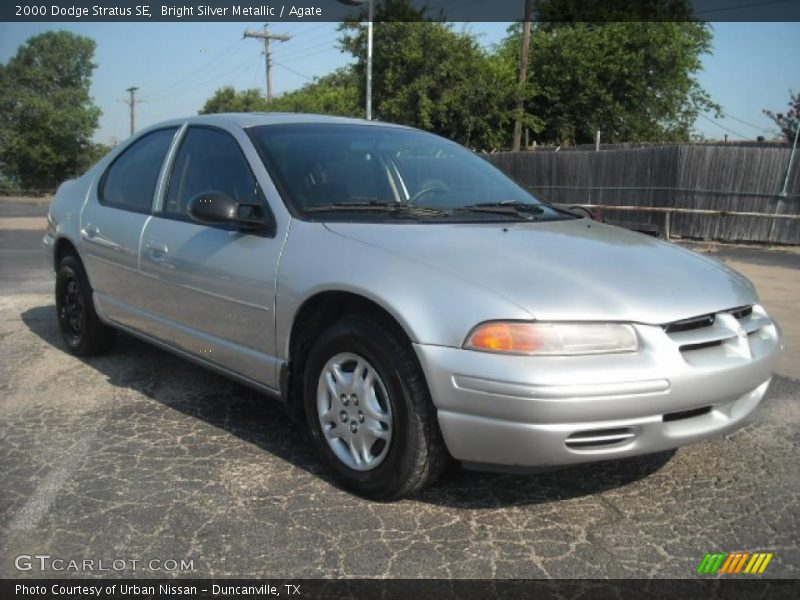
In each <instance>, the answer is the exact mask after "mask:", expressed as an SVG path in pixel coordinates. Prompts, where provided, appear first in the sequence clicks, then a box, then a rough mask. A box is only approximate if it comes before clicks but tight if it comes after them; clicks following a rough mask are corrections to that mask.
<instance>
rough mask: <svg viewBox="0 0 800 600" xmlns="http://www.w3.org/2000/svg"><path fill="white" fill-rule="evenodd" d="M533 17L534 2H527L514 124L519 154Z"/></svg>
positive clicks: (513, 149) (515, 148)
mask: <svg viewBox="0 0 800 600" xmlns="http://www.w3.org/2000/svg"><path fill="white" fill-rule="evenodd" d="M532 15H533V0H525V24H524V26H523V29H522V56H521V58H520V66H519V90H518V92H517V93H518V94H519V96H518V97H517V111H516V112H517V118H516V122H515V123H514V144H513V146H512V148H511V149H512V151H514V152H519V146H520V143H521V141H522V116H523V115H524V114H525V96H524V94H523V93H522V90H523V89H524V87H525V84H526V83H527V82H528V53H529V50H530V44H531V17H532Z"/></svg>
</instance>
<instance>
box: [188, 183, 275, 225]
mask: <svg viewBox="0 0 800 600" xmlns="http://www.w3.org/2000/svg"><path fill="white" fill-rule="evenodd" d="M188 209H189V216H190V217H191V218H192V220H193V221H197V222H198V223H202V224H204V225H221V224H225V223H228V224H231V225H238V226H239V227H241V228H243V229H260V228H262V227H264V226H265V225H266V224H267V223H268V220H267V215H266V211H265V210H264V207H263V206H261V205H259V204H240V203H239V202H237V201H236V200H234V199H233V198H231V197H230V196H228V195H227V194H223V193H222V192H213V191H211V192H203V193H202V194H197V196H195V197H194V198H192V199H191V200H189V206H188Z"/></svg>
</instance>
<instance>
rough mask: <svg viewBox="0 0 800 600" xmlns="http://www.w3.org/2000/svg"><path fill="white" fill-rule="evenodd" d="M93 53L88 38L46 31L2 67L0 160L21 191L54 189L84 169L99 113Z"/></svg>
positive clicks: (91, 147) (34, 38)
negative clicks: (94, 96)
mask: <svg viewBox="0 0 800 600" xmlns="http://www.w3.org/2000/svg"><path fill="white" fill-rule="evenodd" d="M94 50H95V42H94V40H92V39H91V38H87V37H84V36H80V35H75V34H73V33H69V32H67V31H48V32H46V33H42V34H40V35H36V36H34V37H32V38H30V39H28V41H27V42H25V44H23V45H22V46H21V47H20V48H19V50H18V51H17V53H16V54H15V55H14V56H13V57H12V58H11V59H9V61H8V63H7V64H5V65H0V161H1V162H2V164H3V170H4V172H5V173H6V174H7V175H9V176H11V177H13V178H14V179H15V180H17V181H18V182H19V184H20V185H22V186H23V187H25V188H39V189H44V188H52V187H53V186H55V185H57V184H58V183H59V182H60V181H63V180H64V179H67V178H69V177H73V176H75V175H77V174H78V173H79V172H80V171H81V170H82V169H83V168H85V167H86V166H87V156H88V155H90V154H91V152H92V151H93V145H92V142H91V137H92V135H93V133H94V131H95V130H96V129H97V124H98V119H99V118H100V114H101V113H100V109H99V108H98V107H97V106H95V105H94V103H93V100H92V97H91V96H90V94H89V86H90V84H91V77H92V72H93V71H94V68H95V64H94V63H93V62H92V58H93V56H94Z"/></svg>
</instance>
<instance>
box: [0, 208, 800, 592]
mask: <svg viewBox="0 0 800 600" xmlns="http://www.w3.org/2000/svg"><path fill="white" fill-rule="evenodd" d="M6 206H7V205H6ZM6 206H4V205H3V204H1V203H0V577H40V576H59V577H63V576H86V575H97V574H105V575H119V576H122V575H125V576H127V575H134V576H143V577H163V576H197V577H231V576H261V577H348V578H349V577H472V578H475V577H626V578H627V577H695V576H696V575H695V570H696V568H697V565H698V564H699V562H700V560H701V559H702V558H703V556H704V555H705V554H706V552H712V551H717V552H719V551H727V552H733V551H740V550H744V551H750V552H754V551H768V552H773V553H774V554H775V556H774V558H773V559H772V561H771V563H770V564H769V567H768V569H767V571H766V573H765V575H764V576H769V577H782V578H784V577H795V578H796V577H798V576H800V512H799V511H798V506H800V461H798V455H799V453H798V450H800V381H799V380H798V379H800V375H798V372H797V368H798V365H793V364H791V363H787V364H785V365H782V367H781V369H780V372H781V373H782V374H781V375H779V376H777V377H776V378H775V379H774V380H773V383H772V386H771V387H770V390H769V392H768V395H767V397H766V399H765V400H764V401H763V403H762V405H761V406H760V407H759V408H758V409H757V411H756V412H755V413H754V414H753V415H752V416H751V417H750V419H749V421H748V423H747V424H746V425H745V426H744V427H743V428H742V429H740V430H739V431H737V432H735V433H732V434H730V435H727V436H724V437H721V438H716V439H713V440H710V441H707V442H704V443H700V444H696V445H693V446H689V447H686V448H683V449H681V450H679V451H678V452H677V453H675V454H674V455H673V454H672V453H666V454H660V455H655V456H650V457H643V458H638V459H631V460H626V461H612V462H605V463H596V464H591V465H585V466H578V467H574V468H570V469H567V470H562V471H554V472H549V473H543V474H538V475H529V476H518V475H497V474H481V473H472V472H468V471H463V470H461V469H458V468H454V469H451V470H450V471H449V472H448V473H446V474H445V476H444V478H443V479H442V481H440V482H439V483H438V484H437V485H435V486H434V487H432V488H430V489H429V490H426V491H424V492H422V493H420V494H417V495H416V496H414V497H412V498H409V499H406V500H402V501H399V502H395V503H389V504H387V503H375V502H369V501H365V500H362V499H359V498H356V497H354V496H352V495H350V494H348V493H347V492H345V491H343V490H341V489H339V488H338V487H337V486H336V485H335V484H334V483H333V482H332V481H331V480H330V479H329V478H328V477H327V476H326V475H325V474H324V472H323V471H322V469H321V468H320V466H319V464H318V462H317V461H316V459H315V458H314V455H313V452H312V450H311V446H310V444H309V440H308V438H307V436H306V434H305V431H304V430H303V429H302V428H301V427H299V426H297V425H294V424H292V423H291V422H290V421H289V420H288V419H287V417H286V416H285V415H284V413H283V411H282V409H281V408H280V407H279V406H278V405H277V404H276V403H275V402H274V401H271V400H269V399H268V398H265V397H263V396H261V395H259V394H257V393H255V392H253V391H251V390H249V389H246V388H243V387H241V386H239V385H237V384H235V383H232V382H230V381H228V380H226V379H224V378H222V377H219V376H217V375H215V374H213V373H210V372H208V371H206V370H204V369H202V368H200V367H197V366H195V365H193V364H191V363H188V362H186V361H184V360H181V359H179V358H177V357H175V356H173V355H171V354H169V353H166V352H164V351H161V350H159V349H156V348H154V347H151V346H149V345H147V344H145V343H143V342H140V341H138V340H136V339H133V338H131V337H129V336H125V335H120V336H119V338H118V340H117V343H116V346H115V348H114V351H113V352H112V353H111V354H108V355H106V356H102V357H97V358H92V359H89V360H79V359H77V358H75V357H72V356H71V355H69V354H68V353H67V352H66V351H65V349H64V345H63V343H62V341H61V338H60V336H59V334H58V328H57V325H56V319H55V310H54V306H53V299H52V286H53V281H52V276H51V274H50V273H49V271H48V269H47V266H46V264H45V263H44V259H43V257H42V255H41V252H40V250H39V242H40V239H41V229H37V228H36V227H35V226H31V225H30V223H31V221H29V220H28V219H31V218H36V217H37V216H38V215H37V214H36V213H35V211H31V209H24V211H29V212H32V213H33V214H29V213H26V212H24V211H23V214H9V213H10V211H11V210H23V209H8V208H6ZM41 210H42V209H39V211H40V212H41ZM12 219H13V220H12ZM26 223H27V225H25V224H26ZM15 224H18V227H17V226H15ZM712 251H714V252H717V253H718V254H720V258H722V259H723V260H726V261H732V264H733V263H735V265H737V266H742V265H743V267H742V270H743V271H744V270H748V269H749V270H750V272H748V276H750V277H751V278H753V279H754V281H756V283H757V285H759V287H760V288H761V285H760V284H759V280H758V277H760V275H759V274H760V273H766V274H767V275H766V276H764V286H763V287H764V290H768V291H769V292H768V293H764V290H762V300H763V301H764V303H765V305H767V306H768V308H769V306H770V303H771V302H773V299H774V302H775V303H776V306H781V307H783V306H784V304H785V305H786V306H787V307H789V306H792V305H795V302H794V300H792V299H796V298H797V297H798V291H800V278H798V277H797V275H798V272H800V271H798V269H800V264H798V260H797V254H796V253H791V252H789V253H787V252H782V251H769V250H761V249H737V248H724V249H723V250H722V251H720V250H719V249H718V248H717V249H716V250H712ZM730 253H732V254H731V255H730V256H729V254H730ZM751 253H755V254H753V255H752V256H751ZM787 295H788V296H787ZM787 298H788V300H787ZM787 310H788V309H787ZM784 329H785V331H786V333H787V346H791V347H792V348H796V347H797V342H800V328H798V327H796V325H795V324H794V322H792V323H791V325H790V327H789V328H784ZM35 555H48V556H50V557H51V559H48V560H49V561H50V562H48V564H49V568H46V569H45V570H44V571H42V570H40V569H39V568H38V566H37V565H38V564H39V563H36V562H35V561H34V563H33V567H32V568H31V569H29V570H21V569H20V566H21V567H23V568H24V567H25V565H26V564H28V563H26V560H25V559H24V558H23V559H21V562H20V559H18V557H20V556H23V557H25V556H35ZM53 558H61V559H65V560H66V561H68V560H76V561H83V560H86V559H89V560H94V561H98V560H104V561H106V562H105V564H106V566H108V565H110V564H111V561H113V560H114V559H117V560H124V561H126V562H125V563H124V565H123V567H124V568H121V569H120V570H115V569H112V570H111V571H110V572H106V573H98V572H94V573H93V572H80V571H77V572H76V571H69V570H56V569H55V568H53V565H52V559H53ZM154 559H155V560H158V561H160V562H159V563H157V564H156V563H150V561H151V560H154ZM170 560H174V561H176V563H177V566H176V568H174V569H173V568H167V567H172V566H173V564H172V563H171V562H168V561H170ZM131 561H136V562H135V563H133V562H131ZM181 561H184V563H185V566H186V568H182V567H181V566H180V563H181ZM165 563H166V565H165ZM189 563H190V564H191V566H190V567H189V566H188V565H189ZM59 564H61V563H59ZM64 564H68V563H64ZM93 564H95V565H97V563H96V562H95V563H93ZM120 565H122V563H117V566H120ZM154 565H156V567H154ZM158 565H160V568H157V566H158ZM62 566H63V565H62Z"/></svg>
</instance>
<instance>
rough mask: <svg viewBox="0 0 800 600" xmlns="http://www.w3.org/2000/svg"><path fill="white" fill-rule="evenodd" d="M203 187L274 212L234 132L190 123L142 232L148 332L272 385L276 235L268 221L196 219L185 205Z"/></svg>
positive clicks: (274, 379) (278, 243)
mask: <svg viewBox="0 0 800 600" xmlns="http://www.w3.org/2000/svg"><path fill="white" fill-rule="evenodd" d="M207 192H222V193H224V194H227V195H228V196H230V197H231V198H233V199H234V200H236V201H238V202H241V203H246V204H256V203H261V204H262V205H264V206H265V209H266V210H267V212H268V214H271V213H269V208H268V207H267V203H266V200H265V199H264V196H263V194H262V192H261V189H260V187H259V186H258V183H257V181H256V178H255V176H254V175H253V172H252V170H251V168H250V165H249V163H248V162H247V159H246V158H245V156H244V154H243V152H242V150H241V148H240V146H239V143H238V142H237V141H236V140H235V139H234V138H233V136H231V135H230V134H229V133H227V132H225V131H223V130H220V129H215V128H211V127H204V126H193V127H189V128H188V129H187V131H186V133H185V134H184V136H183V139H182V140H181V142H180V145H179V147H178V150H177V154H176V155H175V161H174V165H173V167H172V171H171V173H170V177H169V183H168V186H167V190H166V194H165V197H164V202H163V207H162V208H161V210H160V211H159V212H157V213H156V214H154V215H153V217H152V218H151V219H150V220H149V221H148V222H147V224H146V226H145V229H144V233H143V235H142V242H141V263H140V265H141V274H142V280H143V284H144V285H143V289H144V290H145V291H146V296H147V298H146V302H147V303H148V304H147V309H148V312H150V313H152V314H153V315H154V317H155V318H154V319H152V320H151V323H150V325H149V326H150V328H151V331H150V333H151V334H152V335H155V336H156V337H159V338H161V339H163V340H165V341H167V342H169V343H170V344H172V345H174V346H176V347H178V348H179V349H181V350H183V351H185V352H188V353H190V354H192V355H195V356H197V357H199V358H202V359H203V360H205V361H207V362H211V363H214V364H215V365H218V366H221V367H223V368H225V369H227V370H230V371H233V372H234V373H237V374H239V375H242V376H244V377H246V378H248V379H250V380H253V381H255V382H258V383H260V384H262V385H266V386H268V387H271V388H277V387H278V386H277V368H276V365H277V361H276V359H275V357H274V353H275V322H274V305H275V276H276V269H277V265H278V258H279V255H280V250H281V243H282V240H280V239H278V238H276V237H275V233H274V231H275V228H274V227H272V228H271V229H265V230H263V231H261V230H260V231H257V232H248V231H243V230H240V229H238V228H236V227H229V226H210V225H201V224H198V223H195V222H193V221H192V220H191V219H190V218H189V215H188V212H187V207H188V204H189V201H190V200H191V199H192V198H194V197H195V196H197V195H198V194H201V193H207Z"/></svg>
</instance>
